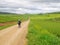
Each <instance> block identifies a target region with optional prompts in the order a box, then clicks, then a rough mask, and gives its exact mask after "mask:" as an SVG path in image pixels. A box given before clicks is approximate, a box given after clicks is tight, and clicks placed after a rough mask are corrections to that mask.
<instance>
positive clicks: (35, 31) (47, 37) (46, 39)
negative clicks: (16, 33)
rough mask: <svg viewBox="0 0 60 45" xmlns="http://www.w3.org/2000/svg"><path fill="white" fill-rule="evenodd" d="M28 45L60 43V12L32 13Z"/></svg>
mask: <svg viewBox="0 0 60 45" xmlns="http://www.w3.org/2000/svg"><path fill="white" fill-rule="evenodd" d="M27 39H28V45H60V14H42V15H31V16H30V25H29V30H28V36H27Z"/></svg>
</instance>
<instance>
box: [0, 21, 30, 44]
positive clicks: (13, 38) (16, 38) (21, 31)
mask: <svg viewBox="0 0 60 45" xmlns="http://www.w3.org/2000/svg"><path fill="white" fill-rule="evenodd" d="M29 22H30V20H27V21H25V22H23V23H22V24H21V28H18V26H17V25H14V26H11V27H9V28H6V29H3V30H1V31H0V45H27V43H26V35H27V33H28V31H27V30H28V25H29Z"/></svg>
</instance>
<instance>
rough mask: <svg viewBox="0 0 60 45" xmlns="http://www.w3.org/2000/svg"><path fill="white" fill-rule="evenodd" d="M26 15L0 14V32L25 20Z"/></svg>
mask: <svg viewBox="0 0 60 45" xmlns="http://www.w3.org/2000/svg"><path fill="white" fill-rule="evenodd" d="M27 18H28V17H27V16H26V15H17V14H0V30H1V29H4V28H6V27H9V26H11V25H14V24H17V21H18V20H21V21H22V22H23V21H25V20H27Z"/></svg>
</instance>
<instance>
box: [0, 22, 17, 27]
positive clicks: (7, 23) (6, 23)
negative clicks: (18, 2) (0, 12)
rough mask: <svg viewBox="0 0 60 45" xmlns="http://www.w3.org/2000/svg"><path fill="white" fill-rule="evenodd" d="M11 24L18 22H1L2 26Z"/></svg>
mask: <svg viewBox="0 0 60 45" xmlns="http://www.w3.org/2000/svg"><path fill="white" fill-rule="evenodd" d="M10 24H16V22H5V23H0V26H6V25H10Z"/></svg>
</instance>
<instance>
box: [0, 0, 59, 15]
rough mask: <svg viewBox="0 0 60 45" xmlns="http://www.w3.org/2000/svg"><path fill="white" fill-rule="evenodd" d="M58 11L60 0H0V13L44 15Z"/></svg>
mask: <svg viewBox="0 0 60 45" xmlns="http://www.w3.org/2000/svg"><path fill="white" fill-rule="evenodd" d="M55 11H60V0H0V12H10V13H18V14H20V13H21V14H23V13H46V12H55Z"/></svg>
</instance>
